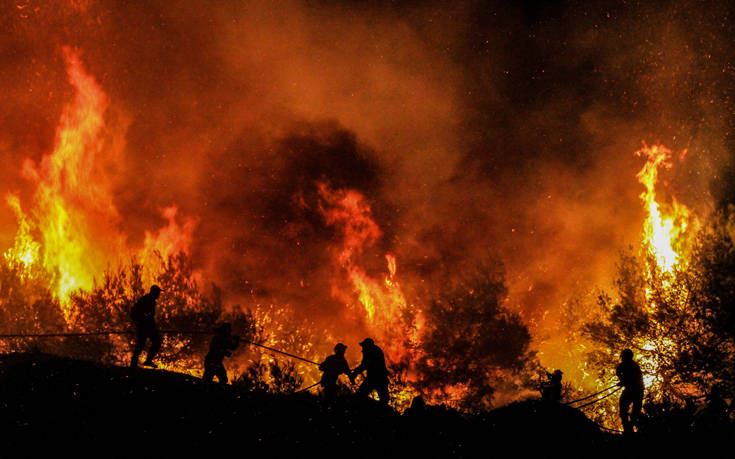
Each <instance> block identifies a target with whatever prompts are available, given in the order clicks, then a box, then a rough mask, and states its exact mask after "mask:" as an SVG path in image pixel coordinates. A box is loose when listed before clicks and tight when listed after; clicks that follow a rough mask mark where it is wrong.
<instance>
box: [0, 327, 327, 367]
mask: <svg viewBox="0 0 735 459" xmlns="http://www.w3.org/2000/svg"><path fill="white" fill-rule="evenodd" d="M161 333H162V334H165V335H212V334H214V332H205V331H198V330H195V331H182V330H161ZM132 334H134V332H132V331H118V330H108V331H100V332H77V333H24V334H0V339H7V338H63V337H67V336H69V337H71V336H101V335H132ZM240 342H241V343H245V344H250V345H252V346H257V347H260V348H263V349H267V350H269V351H271V352H276V353H278V354H283V355H286V356H288V357H291V358H294V359H298V360H301V361H302V362H306V363H311V364H312V365H319V363H317V362H314V361H313V360H309V359H305V358H303V357H300V356H298V355H295V354H291V353H289V352H285V351H281V350H278V349H275V348H272V347H270V346H266V345H265V344H260V343H256V342H254V341H248V340H245V339H241V340H240Z"/></svg>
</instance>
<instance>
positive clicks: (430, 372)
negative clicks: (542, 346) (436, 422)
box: [417, 269, 532, 410]
mask: <svg viewBox="0 0 735 459" xmlns="http://www.w3.org/2000/svg"><path fill="white" fill-rule="evenodd" d="M506 293H507V292H506V288H505V285H504V280H503V274H502V272H500V271H499V270H495V269H478V270H476V271H474V272H473V273H471V275H469V276H468V277H465V278H464V279H463V280H462V281H460V282H457V283H455V284H453V285H450V286H447V288H446V290H444V291H442V292H439V293H438V294H437V295H436V296H435V299H434V300H433V301H431V303H430V304H429V307H428V308H427V310H426V311H425V314H426V318H427V321H426V322H427V323H428V324H429V325H427V327H428V329H427V330H426V332H425V334H424V338H423V339H422V351H423V356H422V358H421V360H420V361H419V362H418V364H417V368H418V369H419V373H420V374H421V375H422V376H421V380H420V382H419V384H418V387H417V388H418V389H419V390H423V391H426V390H428V391H429V392H430V391H446V390H448V389H449V390H451V389H452V388H453V387H458V388H462V389H463V390H464V391H465V392H464V393H465V396H464V398H463V400H461V401H460V405H461V407H462V408H463V409H472V410H477V409H482V408H488V407H490V406H491V405H492V402H491V400H492V396H493V393H494V389H495V387H496V385H497V384H498V383H499V380H500V379H502V378H508V379H512V378H510V375H511V373H513V372H519V371H522V370H523V369H524V368H525V367H526V365H527V364H528V363H529V361H530V360H531V358H532V354H530V353H529V344H530V340H531V336H530V334H529V332H528V329H527V328H526V326H525V325H524V324H523V322H522V321H521V319H520V317H519V316H518V315H517V314H514V313H511V312H510V311H508V310H507V309H505V308H504V307H503V301H504V300H505V297H506Z"/></svg>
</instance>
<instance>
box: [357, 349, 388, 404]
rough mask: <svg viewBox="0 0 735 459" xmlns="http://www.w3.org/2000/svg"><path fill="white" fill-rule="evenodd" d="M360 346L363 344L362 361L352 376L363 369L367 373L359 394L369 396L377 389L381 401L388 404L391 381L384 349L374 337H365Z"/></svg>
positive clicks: (358, 391) (360, 372) (358, 390)
mask: <svg viewBox="0 0 735 459" xmlns="http://www.w3.org/2000/svg"><path fill="white" fill-rule="evenodd" d="M360 346H362V362H361V363H360V365H358V366H357V368H355V369H354V370H352V377H353V378H354V377H355V376H357V375H359V374H362V372H363V371H367V375H366V376H365V379H364V380H363V381H362V384H360V387H359V388H358V389H357V394H358V395H360V396H363V397H367V396H368V395H370V394H371V393H372V392H373V391H377V392H378V397H379V398H380V402H381V403H383V404H386V405H387V404H388V401H389V400H388V382H389V381H388V368H387V367H386V366H385V355H384V354H383V350H382V349H380V347H378V346H377V345H376V344H375V341H373V339H372V338H365V339H364V340H363V341H362V342H361V343H360Z"/></svg>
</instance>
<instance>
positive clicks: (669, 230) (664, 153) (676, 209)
mask: <svg viewBox="0 0 735 459" xmlns="http://www.w3.org/2000/svg"><path fill="white" fill-rule="evenodd" d="M636 154H637V155H638V156H642V157H645V158H646V164H645V165H644V166H643V169H641V170H640V172H638V180H639V181H640V183H641V184H643V186H645V187H646V191H644V192H643V193H642V194H641V199H642V200H643V203H644V206H645V210H646V213H647V216H646V221H645V223H644V225H643V238H644V244H645V245H646V246H648V247H649V250H650V251H651V254H652V255H653V256H654V257H655V259H656V262H657V264H658V266H659V268H660V269H661V270H662V271H663V272H666V273H671V271H672V270H673V268H674V266H675V265H676V264H678V263H684V264H686V262H687V261H686V257H685V256H686V253H685V247H687V242H688V240H687V234H688V233H687V231H688V230H689V225H690V222H692V223H694V224H696V220H695V219H694V220H693V216H692V215H691V213H690V211H689V209H687V207H686V206H683V205H681V204H679V203H678V202H677V201H676V199H675V198H674V199H673V201H672V204H671V206H668V209H667V208H662V206H661V205H660V204H659V203H658V202H657V201H656V182H657V181H658V171H659V168H666V169H668V168H671V162H670V159H671V150H669V149H668V148H666V147H664V146H662V145H654V146H652V147H648V146H644V147H643V148H642V149H641V150H639V151H638V152H636Z"/></svg>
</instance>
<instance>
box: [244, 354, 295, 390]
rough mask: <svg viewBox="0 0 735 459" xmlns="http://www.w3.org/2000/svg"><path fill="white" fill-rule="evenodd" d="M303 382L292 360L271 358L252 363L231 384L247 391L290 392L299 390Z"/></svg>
mask: <svg viewBox="0 0 735 459" xmlns="http://www.w3.org/2000/svg"><path fill="white" fill-rule="evenodd" d="M303 382H304V380H303V378H302V377H301V376H300V375H299V374H298V373H297V371H296V366H295V365H294V363H293V362H286V363H282V362H279V361H278V360H272V361H271V362H268V363H265V362H255V363H253V364H252V365H250V366H249V367H248V369H247V371H246V372H245V373H243V374H242V375H240V376H238V377H237V378H235V380H234V381H233V382H232V384H233V385H235V386H237V387H238V388H240V389H244V390H247V391H256V392H257V391H260V392H273V393H277V392H286V393H291V392H295V391H297V390H299V388H301V385H302V384H303Z"/></svg>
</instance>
